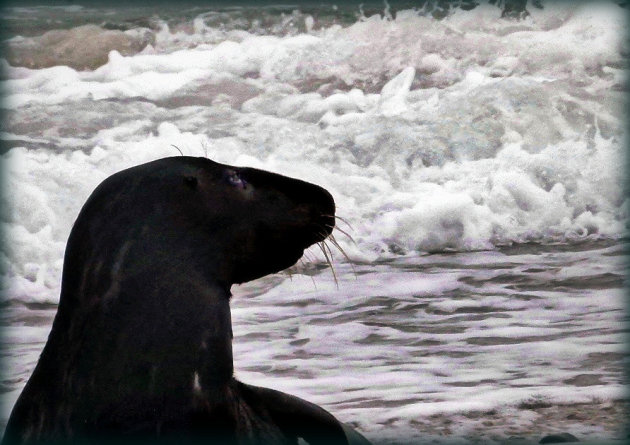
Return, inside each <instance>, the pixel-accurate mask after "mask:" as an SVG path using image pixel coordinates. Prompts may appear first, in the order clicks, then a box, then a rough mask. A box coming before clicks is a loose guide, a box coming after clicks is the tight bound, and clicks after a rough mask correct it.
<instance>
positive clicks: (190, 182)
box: [184, 176, 197, 189]
mask: <svg viewBox="0 0 630 445" xmlns="http://www.w3.org/2000/svg"><path fill="white" fill-rule="evenodd" d="M184 184H186V185H187V186H188V187H190V188H191V189H194V188H197V178H195V177H194V176H186V177H185V178H184Z"/></svg>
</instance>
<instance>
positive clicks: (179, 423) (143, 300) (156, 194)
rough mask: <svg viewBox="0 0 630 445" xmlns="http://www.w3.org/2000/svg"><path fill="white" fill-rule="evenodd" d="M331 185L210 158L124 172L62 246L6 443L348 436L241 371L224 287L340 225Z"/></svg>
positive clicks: (87, 208) (290, 258) (103, 189)
mask: <svg viewBox="0 0 630 445" xmlns="http://www.w3.org/2000/svg"><path fill="white" fill-rule="evenodd" d="M334 213H335V205H334V201H333V199H332V197H331V196H330V194H329V193H328V192H327V191H326V190H324V189H322V188H320V187H317V186H315V185H312V184H309V183H306V182H303V181H299V180H296V179H291V178H287V177H284V176H280V175H276V174H272V173H268V172H264V171H260V170H255V169H250V168H237V167H231V166H227V165H222V164H218V163H215V162H212V161H209V160H207V159H205V158H191V157H176V158H167V159H161V160H158V161H154V162H150V163H147V164H143V165H140V166H137V167H134V168H131V169H128V170H124V171H122V172H120V173H117V174H115V175H113V176H111V177H110V178H108V179H107V180H105V181H104V182H103V183H102V184H101V185H100V186H99V187H98V188H97V189H96V190H95V191H94V192H93V193H92V195H91V196H90V198H89V199H88V201H87V202H86V204H85V205H84V207H83V209H82V210H81V213H80V214H79V217H78V218H77V221H76V222H75V224H74V227H73V229H72V232H71V234H70V238H69V240H68V244H67V247H66V254H65V263H64V270H63V280H62V289H61V298H60V303H59V308H58V312H57V316H56V318H55V321H54V324H53V328H52V331H51V333H50V336H49V338H48V342H47V344H46V346H45V348H44V351H43V353H42V355H41V357H40V360H39V363H38V364H37V367H36V369H35V371H34V372H33V375H32V376H31V378H30V380H29V381H28V383H27V385H26V387H25V388H24V391H23V392H22V394H21V396H20V398H19V399H18V401H17V403H16V405H15V407H14V409H13V412H12V414H11V417H10V419H9V423H8V426H7V429H6V434H5V437H4V442H3V443H22V442H49V441H51V440H56V441H62V442H64V441H68V440H72V441H75V440H80V439H90V440H94V439H102V438H109V439H120V438H124V439H147V438H166V439H171V438H172V439H181V438H185V439H187V440H190V439H202V438H203V439H204V440H205V439H209V440H216V441H217V443H225V444H230V443H234V444H236V443H239V444H241V443H247V444H250V443H251V444H257V443H273V444H285V443H286V444H294V443H296V440H297V437H302V438H304V439H305V440H306V441H308V442H310V443H326V444H328V443H346V436H345V434H344V432H343V429H342V426H341V424H340V423H339V422H338V421H337V420H336V419H335V418H334V417H333V416H332V415H331V414H329V413H328V412H326V411H325V410H323V409H322V408H319V407H318V406H316V405H313V404H311V403H309V402H306V401H303V400H301V399H298V398H296V397H293V396H290V395H288V394H283V393H280V392H277V391H273V390H270V389H264V388H257V387H253V386H250V385H246V384H243V383H241V382H239V381H237V380H236V379H234V377H233V362H232V324H231V318H230V307H229V299H230V296H231V294H230V286H231V285H232V284H233V283H241V282H245V281H249V280H253V279H255V278H259V277H262V276H264V275H267V274H270V273H274V272H277V271H280V270H282V269H285V268H286V267H289V266H291V265H293V264H294V263H295V262H296V261H297V260H298V259H299V258H300V257H301V256H302V254H303V251H304V249H305V248H306V247H308V246H310V245H312V244H313V243H316V242H319V241H321V240H322V239H323V238H325V237H326V236H328V235H329V234H330V233H331V231H332V228H333V226H334Z"/></svg>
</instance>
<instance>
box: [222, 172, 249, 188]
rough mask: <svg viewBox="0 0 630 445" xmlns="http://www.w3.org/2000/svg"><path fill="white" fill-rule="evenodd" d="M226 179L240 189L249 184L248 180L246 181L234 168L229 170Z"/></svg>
mask: <svg viewBox="0 0 630 445" xmlns="http://www.w3.org/2000/svg"><path fill="white" fill-rule="evenodd" d="M226 179H227V182H228V183H229V184H230V185H233V186H234V187H236V188H239V189H244V188H245V186H246V185H247V182H245V180H244V179H243V178H241V176H240V175H239V174H238V173H237V172H235V171H234V170H230V171H228V172H227V175H226Z"/></svg>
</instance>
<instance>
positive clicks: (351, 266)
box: [328, 233, 358, 280]
mask: <svg viewBox="0 0 630 445" xmlns="http://www.w3.org/2000/svg"><path fill="white" fill-rule="evenodd" d="M328 239H329V240H330V242H331V243H332V245H333V246H335V247H336V248H337V250H339V252H341V254H342V255H343V257H344V258H345V259H346V261H347V262H348V264H350V268H351V269H352V273H353V274H354V279H355V280H356V279H357V278H358V277H357V271H356V270H355V269H354V264H353V263H352V260H351V259H350V257H349V256H348V254H347V253H346V251H345V250H343V248H342V247H341V245H340V244H339V243H338V242H337V240H336V239H335V236H334V235H333V234H332V233H331V234H330V235H329V236H328ZM353 241H354V240H353ZM355 244H356V243H355Z"/></svg>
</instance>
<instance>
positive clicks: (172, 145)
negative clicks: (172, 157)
mask: <svg viewBox="0 0 630 445" xmlns="http://www.w3.org/2000/svg"><path fill="white" fill-rule="evenodd" d="M171 147H175V149H176V150H177V151H178V152H179V154H180V155H182V156H184V153H182V151H181V150H180V149H179V147H178V146H177V145H175V144H171Z"/></svg>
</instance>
